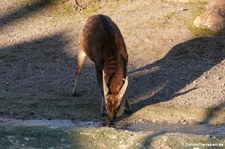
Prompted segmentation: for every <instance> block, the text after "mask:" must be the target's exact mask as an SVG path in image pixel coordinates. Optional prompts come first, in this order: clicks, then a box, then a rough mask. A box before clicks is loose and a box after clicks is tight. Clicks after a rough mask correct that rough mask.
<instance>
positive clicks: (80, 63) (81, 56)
mask: <svg viewBox="0 0 225 149" xmlns="http://www.w3.org/2000/svg"><path fill="white" fill-rule="evenodd" d="M86 56H87V55H86V53H85V52H84V51H83V50H82V49H79V50H78V54H77V69H76V79H75V83H74V88H73V96H76V95H77V88H78V87H77V86H78V81H79V77H80V74H81V70H82V67H83V64H84V61H85V58H86Z"/></svg>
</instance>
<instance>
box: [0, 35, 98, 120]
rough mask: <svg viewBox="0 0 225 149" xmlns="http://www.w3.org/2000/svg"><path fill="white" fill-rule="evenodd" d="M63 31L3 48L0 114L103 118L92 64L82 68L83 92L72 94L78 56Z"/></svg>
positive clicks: (30, 116) (81, 88) (0, 58)
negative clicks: (68, 45)
mask: <svg viewBox="0 0 225 149" xmlns="http://www.w3.org/2000/svg"><path fill="white" fill-rule="evenodd" d="M63 34H64V33H57V34H55V35H52V36H46V37H43V38H41V39H36V40H33V41H27V42H24V43H20V44H16V45H12V46H8V47H6V48H1V49H0V64H1V69H0V83H1V85H0V103H1V104H0V115H4V116H9V117H14V118H23V119H27V118H49V119H51V118H68V119H82V120H84V119H91V120H93V119H95V120H96V119H99V116H100V103H101V102H100V95H99V89H98V87H97V82H96V79H95V75H94V70H93V71H92V69H91V68H90V65H88V64H87V65H85V67H84V69H83V72H82V76H81V80H82V81H80V88H79V93H80V94H81V95H82V96H79V97H77V98H73V97H72V89H73V85H74V78H75V75H74V74H75V65H76V59H75V58H74V57H71V56H70V55H69V54H68V53H67V52H66V50H67V49H66V44H67V41H66V39H64V38H63ZM84 78H85V79H84ZM90 82H91V83H90ZM87 86H88V87H87ZM84 92H85V93H84ZM93 101H96V102H93Z"/></svg>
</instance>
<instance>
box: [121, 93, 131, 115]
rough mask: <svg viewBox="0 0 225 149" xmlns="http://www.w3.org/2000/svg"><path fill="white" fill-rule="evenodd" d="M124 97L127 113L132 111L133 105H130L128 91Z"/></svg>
mask: <svg viewBox="0 0 225 149" xmlns="http://www.w3.org/2000/svg"><path fill="white" fill-rule="evenodd" d="M123 98H124V106H125V112H126V113H130V112H131V107H130V104H129V102H128V99H127V95H126V93H125V95H124V97H123Z"/></svg>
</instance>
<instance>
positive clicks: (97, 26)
mask: <svg viewBox="0 0 225 149" xmlns="http://www.w3.org/2000/svg"><path fill="white" fill-rule="evenodd" d="M86 57H89V59H90V60H91V61H93V62H94V65H95V71H96V77H97V81H98V85H99V87H100V90H101V95H102V103H101V115H102V116H105V115H107V117H108V120H109V121H110V122H113V121H115V119H116V116H117V113H118V111H119V108H120V106H121V103H122V101H123V104H124V106H125V112H127V113H129V112H130V111H131V108H130V104H129V102H128V99H127V97H126V95H125V92H126V89H127V86H128V77H127V64H128V54H127V49H126V45H125V41H124V39H123V36H122V34H121V31H120V30H119V28H118V26H117V25H116V24H115V23H114V22H113V21H112V20H111V18H110V17H108V16H106V15H102V14H97V15H93V16H91V17H89V18H88V19H87V21H86V24H85V25H84V27H83V29H82V31H81V34H80V45H79V48H78V53H77V68H76V78H75V83H74V88H73V96H77V95H78V92H77V88H78V82H79V77H80V74H81V70H82V67H83V64H84V61H85V58H86Z"/></svg>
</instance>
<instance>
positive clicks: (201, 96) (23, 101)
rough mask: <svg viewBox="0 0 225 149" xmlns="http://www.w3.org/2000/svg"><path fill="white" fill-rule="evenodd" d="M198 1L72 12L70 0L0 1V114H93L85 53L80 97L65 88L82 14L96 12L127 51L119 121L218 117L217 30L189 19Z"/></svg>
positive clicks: (222, 51)
mask: <svg viewBox="0 0 225 149" xmlns="http://www.w3.org/2000/svg"><path fill="white" fill-rule="evenodd" d="M205 5H206V3H185V4H183V3H177V2H167V1H153V0H150V1H144V0H141V1H118V2H113V1H109V2H100V3H99V6H98V7H96V6H95V7H94V6H93V7H90V8H88V9H86V10H83V11H82V12H81V13H79V12H78V11H77V10H74V9H73V8H72V7H71V6H72V4H71V1H66V2H65V3H62V4H54V3H51V1H43V0H42V1H38V0H34V1H28V0H20V1H17V0H10V1H7V0H3V1H1V5H0V9H1V14H0V66H1V67H0V103H1V106H0V115H1V116H3V117H11V118H22V119H30V118H48V119H52V118H53V119H54V118H63V119H67V118H69V119H81V120H95V121H99V120H100V121H101V120H102V118H101V117H100V93H99V89H98V86H97V81H96V78H95V70H94V67H93V64H92V62H91V61H90V60H87V62H86V65H85V68H84V70H83V72H82V76H81V81H80V88H79V94H80V96H78V97H72V89H73V83H74V79H75V76H74V74H75V67H76V52H77V48H78V45H79V43H78V36H79V33H80V30H81V28H82V26H83V25H84V23H85V20H86V19H87V18H88V17H89V16H91V15H93V14H96V13H102V14H105V15H108V16H110V17H111V18H112V19H113V20H114V21H115V22H116V24H117V25H118V26H119V28H120V29H121V32H122V34H123V36H124V39H125V42H126V45H127V49H128V54H129V65H128V77H129V87H128V90H127V96H128V98H129V101H130V102H131V106H132V109H133V113H132V114H131V115H122V116H119V118H118V120H119V121H120V120H121V121H123V122H124V123H134V122H137V121H138V122H154V123H179V124H180V123H181V124H189V123H190V124H193V123H194V124H199V123H200V124H201V123H208V124H217V125H218V124H224V123H225V108H224V107H225V106H224V105H225V77H224V76H225V67H224V66H225V59H224V57H225V36H224V35H221V34H220V35H217V34H216V33H215V34H213V35H212V34H210V35H207V34H205V32H204V31H202V32H201V30H198V29H195V28H194V27H193V26H192V20H193V19H194V17H195V16H196V15H197V14H200V13H201V12H202V11H203V10H204V6H205ZM196 33H197V34H196ZM77 111H78V112H77Z"/></svg>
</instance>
